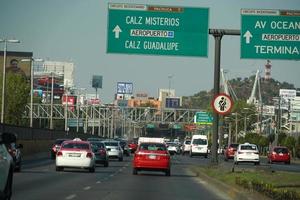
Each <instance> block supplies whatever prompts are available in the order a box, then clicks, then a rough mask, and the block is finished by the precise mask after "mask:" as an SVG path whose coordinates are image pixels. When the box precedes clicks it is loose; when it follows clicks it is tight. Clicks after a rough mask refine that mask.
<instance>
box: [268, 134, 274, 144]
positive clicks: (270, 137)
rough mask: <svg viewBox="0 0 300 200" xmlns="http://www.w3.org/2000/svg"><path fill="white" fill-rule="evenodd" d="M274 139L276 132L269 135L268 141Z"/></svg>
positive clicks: (271, 141)
mask: <svg viewBox="0 0 300 200" xmlns="http://www.w3.org/2000/svg"><path fill="white" fill-rule="evenodd" d="M274 140H275V134H274V133H272V134H270V135H268V141H269V142H270V143H273V142H274Z"/></svg>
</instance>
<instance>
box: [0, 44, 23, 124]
mask: <svg viewBox="0 0 300 200" xmlns="http://www.w3.org/2000/svg"><path fill="white" fill-rule="evenodd" d="M0 42H4V51H3V76H2V79H3V80H2V103H1V123H2V124H3V123H4V108H5V82H6V76H5V73H6V72H5V67H6V51H7V43H20V40H9V39H0Z"/></svg>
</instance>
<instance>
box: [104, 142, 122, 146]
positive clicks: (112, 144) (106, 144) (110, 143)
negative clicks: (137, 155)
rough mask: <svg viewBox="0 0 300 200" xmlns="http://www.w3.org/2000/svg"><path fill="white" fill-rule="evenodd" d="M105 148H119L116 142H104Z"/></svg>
mask: <svg viewBox="0 0 300 200" xmlns="http://www.w3.org/2000/svg"><path fill="white" fill-rule="evenodd" d="M104 144H105V146H119V143H118V142H105V143H104Z"/></svg>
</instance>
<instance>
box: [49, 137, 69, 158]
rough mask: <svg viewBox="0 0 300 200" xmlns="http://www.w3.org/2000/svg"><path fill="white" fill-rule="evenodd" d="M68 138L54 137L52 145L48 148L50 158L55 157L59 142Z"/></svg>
mask: <svg viewBox="0 0 300 200" xmlns="http://www.w3.org/2000/svg"><path fill="white" fill-rule="evenodd" d="M66 140H69V139H56V140H55V142H54V144H53V145H52V147H51V149H50V155H51V159H55V157H56V153H57V151H58V150H59V148H60V146H61V144H62V143H63V142H64V141H66Z"/></svg>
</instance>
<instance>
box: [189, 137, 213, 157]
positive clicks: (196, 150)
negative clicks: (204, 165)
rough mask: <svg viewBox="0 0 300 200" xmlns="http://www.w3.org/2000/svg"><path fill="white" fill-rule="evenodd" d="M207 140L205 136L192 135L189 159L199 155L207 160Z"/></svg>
mask: <svg viewBox="0 0 300 200" xmlns="http://www.w3.org/2000/svg"><path fill="white" fill-rule="evenodd" d="M208 152H209V149H208V140H207V136H206V135H193V136H192V141H191V150H190V157H193V156H194V155H200V156H204V157H205V158H207V156H208Z"/></svg>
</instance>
